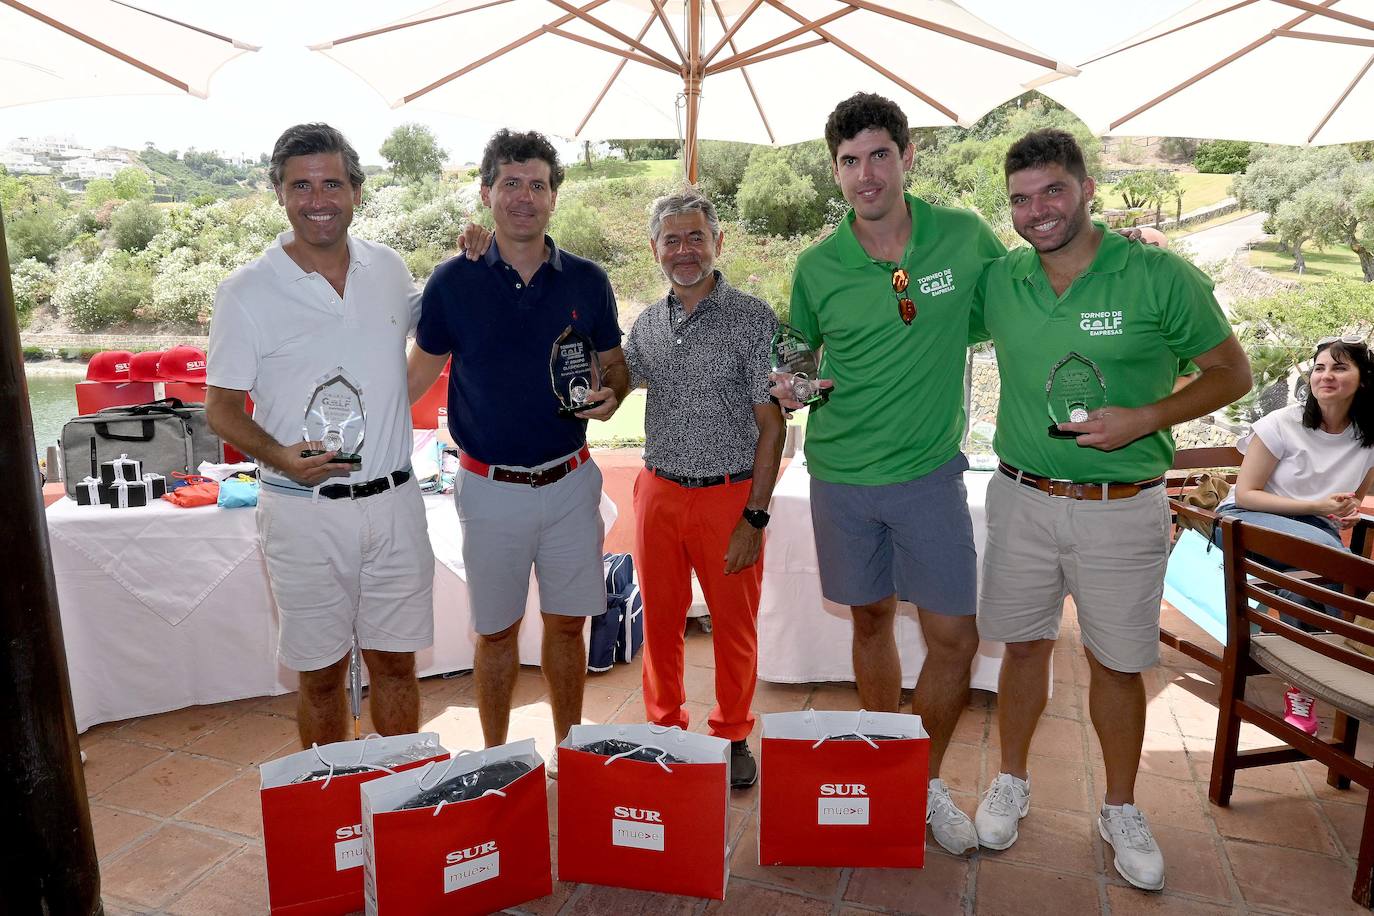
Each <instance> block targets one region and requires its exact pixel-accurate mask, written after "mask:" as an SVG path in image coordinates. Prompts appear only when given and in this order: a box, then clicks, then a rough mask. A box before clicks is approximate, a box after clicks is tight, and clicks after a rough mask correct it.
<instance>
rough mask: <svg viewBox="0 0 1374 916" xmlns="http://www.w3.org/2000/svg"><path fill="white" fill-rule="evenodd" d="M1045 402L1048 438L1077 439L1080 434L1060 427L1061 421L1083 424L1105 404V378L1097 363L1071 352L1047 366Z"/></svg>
mask: <svg viewBox="0 0 1374 916" xmlns="http://www.w3.org/2000/svg"><path fill="white" fill-rule="evenodd" d="M1045 404H1046V408H1047V409H1048V410H1049V415H1050V437H1051V438H1053V439H1077V438H1078V437H1079V436H1081V435H1083V434H1082V433H1076V432H1068V431H1067V430H1062V429H1060V428H1059V424H1060V423H1085V422H1087V420H1088V416H1089V415H1090V414H1091V413H1092V412H1093V411H1094V410H1097V409H1098V408H1100V407H1105V406H1106V404H1107V380H1106V379H1104V378H1103V377H1102V370H1101V369H1099V368H1098V367H1097V363H1095V362H1093V361H1092V360H1090V359H1088V358H1087V357H1086V356H1084V355H1082V354H1081V353H1075V352H1070V353H1068V354H1066V355H1065V356H1064V358H1063V359H1061V360H1059V362H1057V363H1055V364H1054V366H1053V367H1052V368H1051V369H1050V377H1049V379H1048V380H1047V381H1046V382H1045Z"/></svg>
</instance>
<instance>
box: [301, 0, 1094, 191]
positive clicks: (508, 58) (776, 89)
mask: <svg viewBox="0 0 1374 916" xmlns="http://www.w3.org/2000/svg"><path fill="white" fill-rule="evenodd" d="M311 50H315V51H320V52H322V53H324V54H325V55H327V56H328V57H330V58H332V59H333V60H335V61H337V62H338V63H340V64H342V65H343V66H345V67H347V68H348V69H350V70H352V71H353V72H354V73H356V74H357V75H359V76H360V77H362V78H363V79H364V80H366V81H367V82H368V83H370V84H371V85H372V86H373V87H374V88H375V89H376V90H377V91H378V92H380V93H381V95H382V97H383V98H384V99H386V101H387V102H389V103H390V104H391V105H392V106H393V107H399V106H401V105H406V104H411V103H414V104H417V105H423V106H424V107H426V108H431V109H436V110H439V111H446V112H451V113H457V114H463V115H467V116H470V117H480V118H485V119H488V120H492V121H498V122H510V121H516V122H518V123H519V124H520V125H522V126H529V127H537V128H539V129H540V130H543V131H546V132H549V133H553V134H558V135H561V136H565V137H578V138H581V137H590V138H599V139H605V138H608V137H678V138H680V139H682V140H683V146H684V159H685V164H686V168H687V174H688V177H689V178H690V179H695V177H696V144H697V140H698V139H699V138H711V139H717V140H742V141H747V142H751V143H794V142H797V141H800V140H806V139H810V138H812V137H817V136H819V135H820V133H821V129H822V124H823V122H822V118H823V117H824V113H825V112H827V111H829V110H830V109H831V107H833V105H834V104H835V103H836V102H839V101H840V100H841V99H843V98H845V97H846V96H849V95H851V94H852V93H854V92H856V91H859V90H870V91H875V92H880V93H882V94H884V95H887V96H889V97H891V98H892V99H894V100H895V101H896V102H897V103H898V104H900V105H901V106H902V108H903V110H904V111H905V112H906V114H907V117H908V118H909V119H910V121H911V123H912V124H913V125H952V124H962V125H966V126H967V125H970V124H972V123H974V122H975V121H976V120H977V119H978V118H979V117H981V116H982V115H983V114H985V113H986V112H987V111H989V110H990V109H992V108H994V107H996V106H997V105H999V104H1001V103H1002V102H1005V101H1006V100H1007V99H1009V98H1012V97H1014V96H1016V95H1019V94H1021V93H1022V92H1025V91H1026V90H1027V89H1030V88H1035V87H1036V86H1039V85H1040V84H1042V83H1044V82H1046V81H1049V80H1054V79H1058V78H1060V77H1061V76H1063V75H1065V74H1072V73H1074V72H1075V71H1074V70H1073V69H1072V68H1070V67H1064V66H1062V65H1060V64H1058V63H1056V62H1055V61H1053V60H1050V59H1049V58H1047V57H1045V56H1044V55H1042V54H1040V53H1038V52H1037V51H1035V50H1034V49H1032V48H1030V47H1028V46H1026V45H1025V44H1022V43H1021V42H1019V41H1017V40H1016V39H1014V38H1012V37H1010V36H1008V35H1005V34H1003V33H1002V32H1000V31H998V30H997V29H995V28H993V27H992V26H990V25H988V24H987V23H985V22H983V21H982V20H980V19H978V18H977V17H975V16H973V15H972V14H971V13H969V12H967V11H966V10H964V9H963V8H962V7H960V6H958V5H957V4H955V3H953V2H951V0H885V2H884V3H881V4H880V3H876V2H871V0H801V2H794V3H782V2H780V0H590V2H586V0H582V2H581V5H576V4H574V3H573V2H569V0H449V2H445V3H441V4H439V5H438V6H434V7H431V8H430V9H427V10H424V11H423V12H419V13H416V14H414V15H411V16H407V17H405V18H403V19H399V20H397V21H395V22H392V23H390V24H389V25H385V26H382V27H380V28H376V29H371V30H369V31H366V32H362V33H359V34H356V35H349V36H347V37H343V38H337V39H334V40H333V41H329V42H325V43H323V44H319V45H313V46H312V47H311Z"/></svg>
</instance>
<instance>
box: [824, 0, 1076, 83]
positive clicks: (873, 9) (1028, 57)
mask: <svg viewBox="0 0 1374 916" xmlns="http://www.w3.org/2000/svg"><path fill="white" fill-rule="evenodd" d="M845 2H847V3H849V4H851V5H853V6H857V7H858V8H859V9H861V10H868V11H869V12H870V13H877V14H878V15H880V16H887V17H888V18H889V19H896V20H897V21H898V22H905V23H906V24H907V25H914V26H916V27H917V28H920V29H925V30H926V31H928V32H936V33H938V34H940V35H945V36H947V37H949V38H953V39H956V40H957V41H962V42H966V43H968V44H972V45H977V46H978V47H980V48H986V49H987V50H989V51H995V52H997V53H998V54H1005V55H1007V56H1008V57H1015V58H1018V59H1020V60H1024V61H1026V62H1027V63H1031V64H1035V65H1036V66H1039V67H1044V68H1046V69H1048V70H1058V69H1059V66H1060V65H1059V62H1058V61H1053V60H1050V59H1049V58H1048V57H1043V56H1041V55H1039V54H1033V53H1031V52H1030V51H1023V50H1021V49H1020V48H1013V47H1011V46H1010V45H1004V44H1002V43H1001V42H998V41H993V40H992V39H990V38H983V37H981V36H979V35H974V34H971V33H969V32H963V31H960V30H959V29H956V28H952V27H951V26H947V25H941V24H940V23H938V22H931V21H930V20H928V19H918V18H917V17H915V16H912V15H909V14H907V13H903V12H900V11H899V10H894V9H889V8H887V7H885V6H879V5H878V4H876V3H870V2H868V0H845Z"/></svg>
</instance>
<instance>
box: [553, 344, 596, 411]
mask: <svg viewBox="0 0 1374 916" xmlns="http://www.w3.org/2000/svg"><path fill="white" fill-rule="evenodd" d="M549 383H550V384H551V385H552V386H553V396H554V397H555V398H557V399H558V415H559V416H560V417H572V416H576V415H577V414H580V413H582V412H583V411H586V410H591V409H592V408H593V407H595V406H596V404H595V403H589V402H588V401H587V395H589V394H591V393H592V392H593V391H595V390H596V389H598V388H600V387H601V357H599V356H598V355H597V352H596V346H595V345H594V344H593V343H592V339H591V338H590V337H588V336H587V335H586V334H583V333H582V332H581V331H579V330H578V329H577V328H575V327H573V326H572V325H568V326H567V327H566V328H564V329H563V333H561V334H559V335H558V339H557V340H555V341H554V342H553V350H552V351H551V352H550V353H549Z"/></svg>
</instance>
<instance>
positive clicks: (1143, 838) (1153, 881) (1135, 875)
mask: <svg viewBox="0 0 1374 916" xmlns="http://www.w3.org/2000/svg"><path fill="white" fill-rule="evenodd" d="M1097 830H1098V832H1099V833H1101V834H1102V839H1104V840H1106V841H1107V843H1108V845H1110V846H1111V847H1112V851H1113V852H1115V853H1116V858H1115V860H1114V861H1113V862H1112V864H1113V865H1115V866H1116V870H1117V871H1118V872H1120V874H1121V877H1123V878H1125V879H1126V880H1127V881H1129V882H1131V884H1133V885H1135V886H1136V887H1138V888H1140V889H1141V890H1147V891H1157V890H1162V889H1163V887H1164V854H1163V853H1161V852H1160V851H1159V844H1158V843H1156V842H1155V838H1154V834H1152V833H1150V825H1149V824H1147V823H1146V822H1145V815H1144V814H1142V813H1141V811H1140V809H1139V808H1137V807H1136V806H1135V805H1129V804H1128V805H1121V806H1120V807H1117V806H1115V805H1103V806H1102V813H1101V815H1100V816H1099V817H1098V819H1097Z"/></svg>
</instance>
